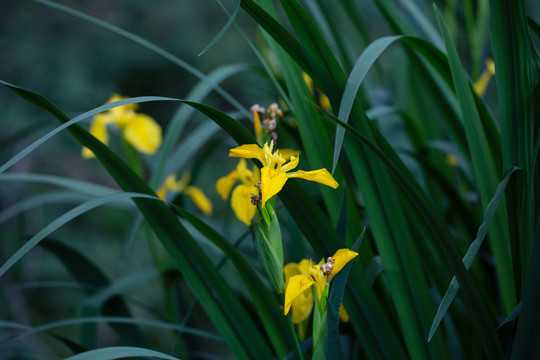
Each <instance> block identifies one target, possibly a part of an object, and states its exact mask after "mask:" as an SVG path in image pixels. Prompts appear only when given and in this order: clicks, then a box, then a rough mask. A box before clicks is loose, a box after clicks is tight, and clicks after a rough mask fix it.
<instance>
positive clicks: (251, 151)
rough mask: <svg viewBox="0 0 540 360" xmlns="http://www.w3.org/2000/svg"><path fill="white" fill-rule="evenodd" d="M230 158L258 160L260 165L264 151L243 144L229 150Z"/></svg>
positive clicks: (252, 145)
mask: <svg viewBox="0 0 540 360" xmlns="http://www.w3.org/2000/svg"><path fill="white" fill-rule="evenodd" d="M229 156H230V157H241V158H245V159H258V160H259V161H260V162H261V163H262V162H263V159H264V151H263V149H261V148H260V147H259V145H255V144H245V145H242V146H239V147H236V148H234V149H231V150H229Z"/></svg>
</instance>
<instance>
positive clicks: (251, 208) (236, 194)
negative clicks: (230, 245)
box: [231, 184, 258, 226]
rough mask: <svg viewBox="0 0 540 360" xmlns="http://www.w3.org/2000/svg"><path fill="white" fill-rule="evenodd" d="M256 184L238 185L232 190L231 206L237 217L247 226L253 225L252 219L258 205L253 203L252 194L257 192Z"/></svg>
mask: <svg viewBox="0 0 540 360" xmlns="http://www.w3.org/2000/svg"><path fill="white" fill-rule="evenodd" d="M257 192H258V189H257V188H256V187H255V186H251V187H250V186H246V185H243V184H241V185H238V186H237V187H236V188H235V189H234V190H233V192H232V196H231V207H232V209H233V211H234V214H235V215H236V217H237V218H238V219H239V220H240V221H242V222H243V223H244V224H246V225H247V226H251V220H252V219H253V215H255V211H257V207H256V206H255V205H253V204H252V203H251V196H250V194H256V193H257Z"/></svg>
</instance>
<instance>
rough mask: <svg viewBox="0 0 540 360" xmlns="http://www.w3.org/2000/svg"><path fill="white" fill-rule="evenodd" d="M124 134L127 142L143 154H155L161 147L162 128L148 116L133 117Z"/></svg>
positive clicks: (137, 115) (138, 115)
mask: <svg viewBox="0 0 540 360" xmlns="http://www.w3.org/2000/svg"><path fill="white" fill-rule="evenodd" d="M123 133H124V137H125V138H126V140H127V141H128V142H129V143H130V144H131V145H133V147H134V148H135V149H137V150H138V151H140V152H142V153H145V154H155V153H156V152H157V150H158V148H159V147H160V146H161V140H162V139H161V136H162V135H161V126H159V125H158V123H157V122H156V121H155V120H154V119H152V118H151V117H150V116H148V115H144V114H136V115H135V116H133V117H132V118H131V119H130V120H129V122H128V123H127V124H126V126H125V128H124V132H123Z"/></svg>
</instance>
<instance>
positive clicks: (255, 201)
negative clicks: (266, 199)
mask: <svg viewBox="0 0 540 360" xmlns="http://www.w3.org/2000/svg"><path fill="white" fill-rule="evenodd" d="M249 196H250V198H251V204H252V205H255V206H258V205H259V204H260V203H261V200H262V199H261V197H260V196H258V195H253V194H249Z"/></svg>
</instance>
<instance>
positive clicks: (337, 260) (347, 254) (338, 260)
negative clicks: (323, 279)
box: [331, 249, 358, 278]
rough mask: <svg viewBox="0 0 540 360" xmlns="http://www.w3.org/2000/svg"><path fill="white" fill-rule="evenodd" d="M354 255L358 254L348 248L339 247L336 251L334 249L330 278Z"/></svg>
mask: <svg viewBox="0 0 540 360" xmlns="http://www.w3.org/2000/svg"><path fill="white" fill-rule="evenodd" d="M356 256H358V253H357V252H354V251H352V250H349V249H339V250H338V251H336V253H335V254H334V256H333V258H334V268H333V269H332V275H331V278H333V277H334V276H336V275H337V274H338V273H339V272H340V271H341V269H343V267H344V266H345V265H347V263H348V262H349V261H351V260H352V259H354V258H355V257H356Z"/></svg>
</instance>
